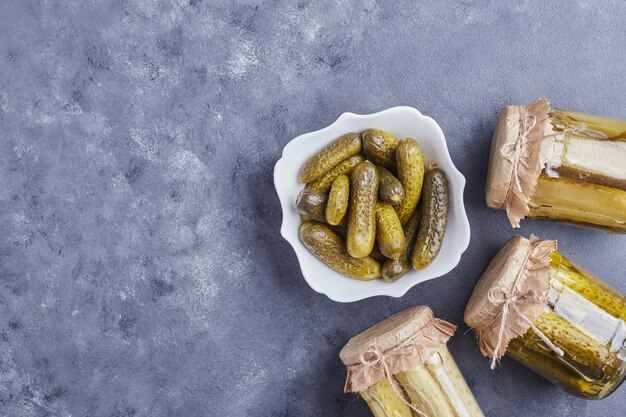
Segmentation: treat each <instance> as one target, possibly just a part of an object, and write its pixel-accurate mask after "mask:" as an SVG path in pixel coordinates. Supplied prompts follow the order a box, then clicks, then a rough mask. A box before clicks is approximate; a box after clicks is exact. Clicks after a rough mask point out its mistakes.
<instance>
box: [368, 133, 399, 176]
mask: <svg viewBox="0 0 626 417" xmlns="http://www.w3.org/2000/svg"><path fill="white" fill-rule="evenodd" d="M361 137H362V138H363V153H364V154H365V155H366V156H367V158H368V159H369V160H370V161H372V162H373V163H375V164H376V165H380V166H383V167H385V168H387V169H390V170H395V169H396V147H397V146H398V139H396V138H395V137H393V136H391V135H390V134H389V133H387V132H385V131H384V130H380V129H367V130H364V131H363V133H362V134H361Z"/></svg>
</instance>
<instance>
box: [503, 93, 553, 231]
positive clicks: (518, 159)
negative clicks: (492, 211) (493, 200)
mask: <svg viewBox="0 0 626 417" xmlns="http://www.w3.org/2000/svg"><path fill="white" fill-rule="evenodd" d="M549 110H550V105H549V103H548V100H546V99H545V98H540V99H538V100H535V101H534V102H532V103H531V104H529V105H528V106H518V107H517V112H518V117H519V120H517V122H516V123H514V122H513V120H510V121H509V123H511V124H517V125H518V126H519V130H518V133H517V138H516V139H515V140H513V141H509V142H507V143H505V144H503V145H502V147H501V148H500V149H499V152H500V155H501V157H503V158H504V159H506V160H507V161H508V162H509V163H510V164H511V176H510V177H509V181H508V188H507V192H506V196H505V198H504V200H503V201H502V204H501V206H500V208H505V209H506V211H507V216H508V218H509V221H510V223H511V226H513V227H519V221H520V220H521V219H523V218H524V217H526V215H527V214H528V213H529V208H528V202H529V199H530V194H531V192H532V190H533V189H534V188H535V185H536V184H537V179H538V178H539V175H540V173H541V171H542V170H543V168H544V167H545V165H546V163H547V161H548V159H549V157H550V155H551V153H552V146H551V145H552V142H553V140H554V139H553V138H554V135H553V134H552V133H554V131H553V129H552V127H551V126H552V125H551V123H550V118H549V115H548V112H549ZM503 185H504V184H503Z"/></svg>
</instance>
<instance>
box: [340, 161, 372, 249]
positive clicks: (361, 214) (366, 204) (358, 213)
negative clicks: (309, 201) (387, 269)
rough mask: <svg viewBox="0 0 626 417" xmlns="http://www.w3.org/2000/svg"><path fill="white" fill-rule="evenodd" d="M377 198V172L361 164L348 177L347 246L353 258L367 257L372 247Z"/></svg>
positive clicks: (370, 165)
mask: <svg viewBox="0 0 626 417" xmlns="http://www.w3.org/2000/svg"><path fill="white" fill-rule="evenodd" d="M377 196H378V171H377V170H376V167H375V166H374V165H373V164H371V163H370V162H367V161H366V162H362V163H360V164H359V165H357V166H356V167H355V168H354V169H353V170H352V174H351V175H350V204H349V207H348V236H347V246H348V253H349V254H350V255H352V256H353V257H355V258H362V257H364V256H367V255H369V254H370V253H371V252H372V248H373V247H374V241H375V240H376V217H375V214H376V213H375V212H376V200H377Z"/></svg>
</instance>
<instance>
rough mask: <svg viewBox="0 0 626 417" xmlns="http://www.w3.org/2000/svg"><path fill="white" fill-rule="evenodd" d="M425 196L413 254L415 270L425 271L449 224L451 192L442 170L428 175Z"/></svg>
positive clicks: (437, 169) (439, 248)
mask: <svg viewBox="0 0 626 417" xmlns="http://www.w3.org/2000/svg"><path fill="white" fill-rule="evenodd" d="M423 194H424V195H423V197H422V210H423V213H422V219H421V221H420V227H419V231H418V233H417V240H416V242H415V246H414V247H413V253H412V254H411V263H412V264H413V268H415V269H424V268H426V267H427V266H428V265H430V264H431V263H432V262H433V261H434V260H435V258H437V255H439V252H440V251H441V246H442V245H443V238H444V235H445V233H446V227H447V224H448V207H449V206H450V191H449V188H448V179H447V178H446V174H444V173H443V171H442V170H440V169H439V168H434V169H431V170H429V171H428V172H427V173H426V175H425V177H424V193H423Z"/></svg>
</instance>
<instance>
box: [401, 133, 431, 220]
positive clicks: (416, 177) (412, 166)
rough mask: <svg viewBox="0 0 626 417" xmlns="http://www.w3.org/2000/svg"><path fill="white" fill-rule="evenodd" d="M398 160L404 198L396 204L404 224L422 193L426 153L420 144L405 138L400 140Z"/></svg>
mask: <svg viewBox="0 0 626 417" xmlns="http://www.w3.org/2000/svg"><path fill="white" fill-rule="evenodd" d="M396 161H397V164H398V179H399V180H400V183H401V184H402V188H403V190H404V198H403V199H402V201H401V202H400V204H398V205H397V206H395V209H396V213H398V217H399V218H400V222H401V223H402V224H406V222H408V221H409V219H410V218H411V216H412V215H413V212H414V211H415V207H417V203H418V202H419V199H420V196H421V194H422V183H423V181H424V155H422V148H420V146H419V144H418V143H417V142H416V141H415V140H413V139H411V138H405V139H402V140H401V141H400V142H398V146H397V148H396Z"/></svg>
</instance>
